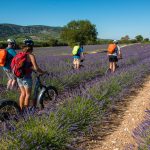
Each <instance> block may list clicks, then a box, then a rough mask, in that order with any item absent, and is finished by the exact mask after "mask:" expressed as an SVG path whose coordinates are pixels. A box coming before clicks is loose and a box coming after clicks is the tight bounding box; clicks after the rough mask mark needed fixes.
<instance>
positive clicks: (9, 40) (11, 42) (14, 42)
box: [7, 39, 16, 45]
mask: <svg viewBox="0 0 150 150" xmlns="http://www.w3.org/2000/svg"><path fill="white" fill-rule="evenodd" d="M7 43H8V44H13V45H14V44H16V41H15V40H13V39H8V40H7Z"/></svg>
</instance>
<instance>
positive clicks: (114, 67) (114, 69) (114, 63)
mask: <svg viewBox="0 0 150 150" xmlns="http://www.w3.org/2000/svg"><path fill="white" fill-rule="evenodd" d="M115 71H116V62H113V69H112V72H115Z"/></svg>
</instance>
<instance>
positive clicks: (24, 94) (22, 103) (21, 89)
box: [19, 86, 26, 110]
mask: <svg viewBox="0 0 150 150" xmlns="http://www.w3.org/2000/svg"><path fill="white" fill-rule="evenodd" d="M20 91H21V93H20V98H19V106H20V108H21V110H22V108H23V105H24V101H25V96H26V92H25V88H24V87H23V86H21V87H20Z"/></svg>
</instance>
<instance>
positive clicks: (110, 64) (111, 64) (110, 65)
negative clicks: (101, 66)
mask: <svg viewBox="0 0 150 150" xmlns="http://www.w3.org/2000/svg"><path fill="white" fill-rule="evenodd" d="M109 69H110V70H111V71H113V63H112V62H110V63H109Z"/></svg>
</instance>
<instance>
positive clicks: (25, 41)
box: [23, 39, 34, 46]
mask: <svg viewBox="0 0 150 150" xmlns="http://www.w3.org/2000/svg"><path fill="white" fill-rule="evenodd" d="M23 42H24V45H26V46H34V42H33V41H32V40H31V39H25V40H24V41H23Z"/></svg>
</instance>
